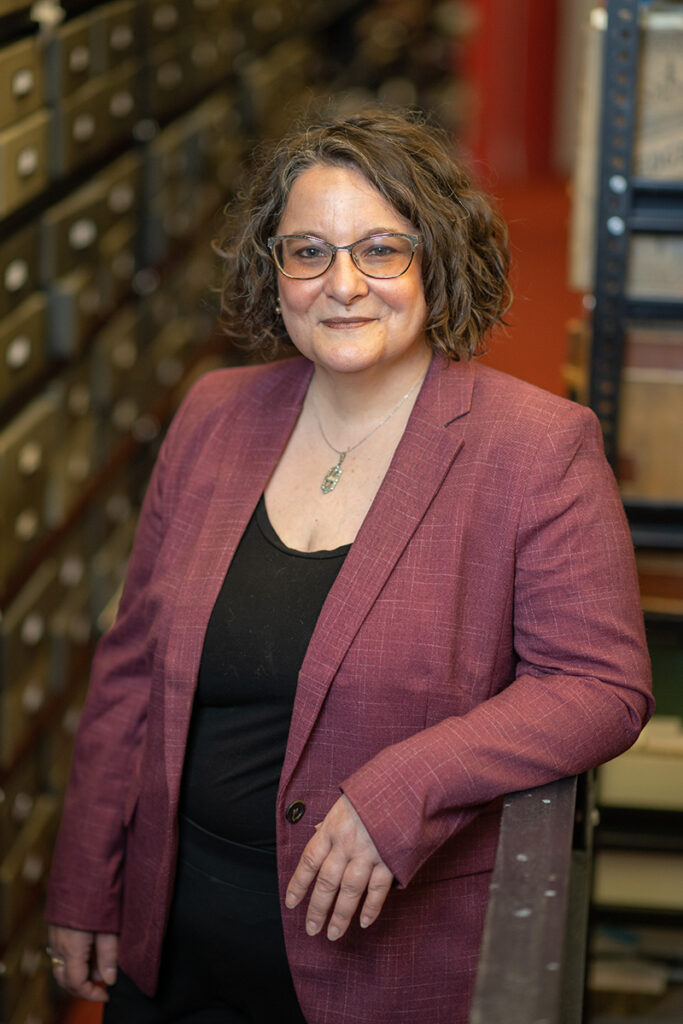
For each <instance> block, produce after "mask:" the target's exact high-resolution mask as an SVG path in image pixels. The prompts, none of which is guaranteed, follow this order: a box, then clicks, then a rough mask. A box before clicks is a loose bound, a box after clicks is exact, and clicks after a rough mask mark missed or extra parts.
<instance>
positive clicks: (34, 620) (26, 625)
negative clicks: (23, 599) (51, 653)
mask: <svg viewBox="0 0 683 1024" xmlns="http://www.w3.org/2000/svg"><path fill="white" fill-rule="evenodd" d="M44 636H45V619H44V618H43V616H42V615H40V614H39V613H38V612H29V614H28V615H27V616H26V618H25V619H24V621H23V622H22V624H21V639H22V640H23V642H24V643H25V644H26V646H27V647H36V646H37V645H38V644H39V643H40V641H41V640H42V639H43V637H44Z"/></svg>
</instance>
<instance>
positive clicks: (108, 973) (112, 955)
mask: <svg viewBox="0 0 683 1024" xmlns="http://www.w3.org/2000/svg"><path fill="white" fill-rule="evenodd" d="M118 959H119V937H118V935H113V934H112V933H111V932H98V933H97V935H96V936H95V966H96V971H93V978H94V979H95V981H103V982H104V983H105V985H113V984H114V982H115V981H116V967H117V964H118Z"/></svg>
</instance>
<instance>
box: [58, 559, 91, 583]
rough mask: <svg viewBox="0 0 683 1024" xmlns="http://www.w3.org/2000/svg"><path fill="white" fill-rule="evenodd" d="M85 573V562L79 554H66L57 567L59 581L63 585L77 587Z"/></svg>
mask: <svg viewBox="0 0 683 1024" xmlns="http://www.w3.org/2000/svg"><path fill="white" fill-rule="evenodd" d="M84 574H85V564H84V562H83V559H82V558H81V556H80V555H67V557H66V558H65V559H64V561H63V562H62V564H61V566H60V569H59V581H60V583H62V584H63V585H64V586H65V587H77V586H78V584H79V583H80V582H81V580H82V579H83V576H84Z"/></svg>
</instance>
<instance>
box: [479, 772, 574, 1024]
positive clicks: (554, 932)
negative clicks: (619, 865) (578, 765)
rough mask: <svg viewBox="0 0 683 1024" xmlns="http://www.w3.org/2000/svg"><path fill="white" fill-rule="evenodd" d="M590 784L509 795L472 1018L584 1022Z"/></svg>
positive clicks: (536, 1023)
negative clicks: (582, 1018) (582, 1020)
mask: <svg viewBox="0 0 683 1024" xmlns="http://www.w3.org/2000/svg"><path fill="white" fill-rule="evenodd" d="M590 794H591V786H590V779H588V778H586V777H581V778H579V779H577V778H570V779H560V780H559V781H558V782H552V783H549V784H548V785H546V786H539V787H538V788H536V789H529V790H523V791H522V792H519V793H512V794H510V795H509V796H507V797H506V798H505V800H504V805H503V816H502V820H501V830H500V838H499V841H498V851H497V854H496V863H495V868H494V872H493V878H492V884H491V897H490V901H489V906H488V911H487V916H486V925H485V929H484V938H483V943H482V949H481V955H480V962H479V971H478V974H477V984H476V989H475V995H474V1000H473V1003H472V1010H471V1013H470V1024H580V1021H581V1016H582V1009H583V991H584V973H585V962H586V941H587V930H588V903H589V890H590V862H591V831H592V808H591V805H590Z"/></svg>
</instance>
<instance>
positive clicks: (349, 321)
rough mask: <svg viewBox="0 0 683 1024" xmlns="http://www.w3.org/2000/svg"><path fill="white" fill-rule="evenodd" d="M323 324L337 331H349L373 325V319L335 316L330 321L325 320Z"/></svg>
mask: <svg viewBox="0 0 683 1024" xmlns="http://www.w3.org/2000/svg"><path fill="white" fill-rule="evenodd" d="M322 323H323V324H324V325H325V327H331V328H332V329H333V330H336V331H345V330H346V331H348V330H352V329H353V328H354V327H364V326H365V325H366V324H371V323H373V318H372V317H365V316H348V317H346V316H343V317H342V316H335V317H330V319H329V320H323V321H322Z"/></svg>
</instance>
